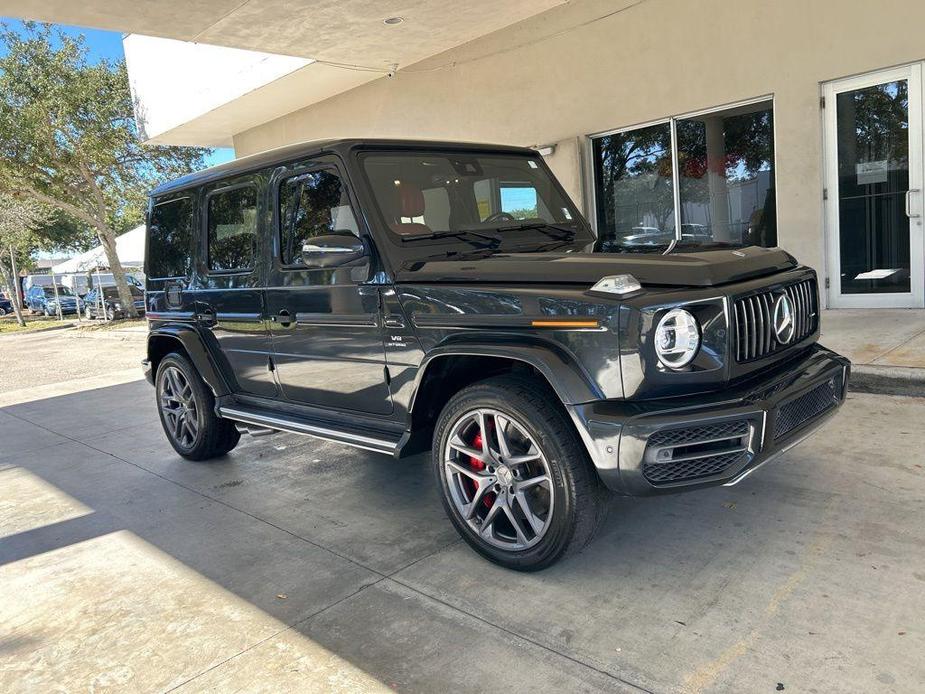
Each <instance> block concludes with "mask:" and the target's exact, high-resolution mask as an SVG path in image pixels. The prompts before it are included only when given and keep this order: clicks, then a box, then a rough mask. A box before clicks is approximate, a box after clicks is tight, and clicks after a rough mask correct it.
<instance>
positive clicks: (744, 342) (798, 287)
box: [733, 279, 818, 363]
mask: <svg viewBox="0 0 925 694" xmlns="http://www.w3.org/2000/svg"><path fill="white" fill-rule="evenodd" d="M781 295H785V296H786V297H787V298H788V299H789V300H790V306H791V308H792V310H793V324H794V331H793V338H792V339H791V340H790V341H789V342H787V343H786V344H781V343H780V341H779V340H778V339H777V334H776V332H775V330H774V306H775V304H776V302H777V300H778V298H779V297H780V296H781ZM733 316H734V319H735V333H736V334H735V345H736V361H738V362H739V363H742V362H748V361H753V360H755V359H762V358H764V357H766V356H768V355H771V354H774V353H775V352H779V351H782V350H784V349H786V348H787V347H789V346H790V345H793V344H796V343H797V342H800V341H802V340H804V339H805V338H806V337H808V336H809V335H811V334H812V333H813V332H814V331H815V330H816V325H817V321H818V314H817V311H816V281H815V279H808V280H803V281H801V282H796V283H794V284H790V285H787V286H786V287H782V288H775V289H769V290H766V291H763V292H760V293H758V294H751V295H749V296H745V297H739V298H738V299H735V301H734V306H733Z"/></svg>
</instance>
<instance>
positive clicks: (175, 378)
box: [155, 352, 241, 460]
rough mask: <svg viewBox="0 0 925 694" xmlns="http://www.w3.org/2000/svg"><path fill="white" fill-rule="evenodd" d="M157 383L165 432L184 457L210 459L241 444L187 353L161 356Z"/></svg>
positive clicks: (158, 408)
mask: <svg viewBox="0 0 925 694" xmlns="http://www.w3.org/2000/svg"><path fill="white" fill-rule="evenodd" d="M155 386H156V388H157V410H158V414H159V415H160V418H161V424H162V425H163V427H164V433H165V434H167V439H168V440H169V441H170V445H172V446H173V448H174V450H175V451H176V452H177V453H179V454H180V455H182V456H183V457H184V458H188V459H190V460H208V459H209V458H215V457H217V456H220V455H224V454H225V453H227V452H228V451H230V450H231V449H232V448H234V447H235V446H236V445H237V444H238V441H239V440H240V438H241V435H240V433H238V430H237V429H236V428H235V426H234V423H233V422H230V421H228V420H227V419H222V418H221V417H219V416H218V415H216V414H215V396H214V395H213V394H212V393H211V392H210V391H209V389H208V388H207V387H206V385H205V383H204V382H203V380H202V378H201V377H200V376H199V374H198V373H197V372H196V369H195V367H194V366H193V365H192V364H191V363H190V361H189V359H188V358H187V357H186V356H185V355H183V354H179V353H177V352H173V353H171V354H168V355H167V356H165V357H164V358H163V359H161V360H160V363H159V364H158V367H157V378H156V380H155Z"/></svg>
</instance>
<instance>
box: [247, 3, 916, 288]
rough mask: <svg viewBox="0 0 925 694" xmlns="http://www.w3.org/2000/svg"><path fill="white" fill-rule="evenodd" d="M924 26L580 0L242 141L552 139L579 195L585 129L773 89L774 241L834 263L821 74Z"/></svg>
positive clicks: (900, 8)
mask: <svg viewBox="0 0 925 694" xmlns="http://www.w3.org/2000/svg"><path fill="white" fill-rule="evenodd" d="M622 7H626V8H627V9H625V10H624V11H621V12H616V13H614V14H611V15H610V16H608V17H606V18H603V19H599V18H600V17H603V16H604V15H607V14H608V13H613V12H614V11H615V10H619V9H620V8H622ZM923 27H925V2H922V0H878V1H877V2H870V1H869V0H863V1H861V0H774V1H773V2H769V1H768V0H643V2H637V3H633V2H631V1H630V0H618V1H614V0H606V1H605V0H580V1H576V2H572V3H571V4H569V5H566V6H563V7H561V8H559V9H556V10H552V11H550V12H547V13H545V14H543V15H539V16H537V17H534V18H532V19H530V20H527V21H525V22H522V23H520V24H518V25H515V26H514V27H511V28H509V29H507V30H503V31H501V32H498V33H496V34H492V35H489V36H486V37H483V38H481V39H479V40H477V41H474V42H471V43H469V44H466V45H465V46H462V47H459V48H457V49H454V50H453V51H449V52H447V53H444V54H442V55H439V56H436V57H435V58H432V59H429V60H428V61H425V62H424V63H420V64H418V65H415V66H411V67H409V68H407V69H406V70H405V71H400V72H399V73H398V74H397V75H396V76H395V77H394V78H391V79H387V78H383V79H380V80H377V81H375V82H372V83H369V84H367V85H364V86H362V87H359V88H357V89H354V90H352V91H350V92H347V93H344V94H341V95H339V96H336V97H334V98H331V99H329V100H327V101H324V102H322V103H319V104H316V105H314V106H311V107H308V108H305V109H303V110H301V111H297V112H295V113H292V114H289V115H287V116H285V117H283V118H279V119H277V120H275V121H272V122H270V123H267V124H265V125H262V126H260V127H257V128H254V129H252V130H249V131H246V132H243V133H240V134H238V135H237V136H235V138H234V143H235V148H236V150H237V151H238V154H239V155H243V154H248V153H252V152H255V151H259V150H263V149H267V148H270V147H275V146H278V145H281V144H284V143H287V142H294V141H299V140H306V139H314V138H321V137H329V136H354V135H361V136H390V137H424V138H446V139H463V140H475V141H489V142H503V143H512V144H519V145H535V144H546V143H550V142H557V143H559V146H558V148H557V151H556V153H555V155H553V156H552V157H550V159H549V161H550V164H551V165H552V167H553V169H554V170H555V171H556V173H557V175H558V176H559V177H560V179H561V180H562V182H563V183H564V185H565V186H566V188H567V189H568V191H569V192H570V193H571V194H572V195H573V197H574V198H575V199H576V202H578V203H579V204H581V203H582V195H583V187H584V186H587V185H588V183H587V182H584V184H583V182H582V180H581V179H582V165H581V150H582V147H584V144H585V136H586V135H588V134H590V133H596V132H600V131H604V130H609V129H613V128H617V127H623V126H628V125H633V124H636V123H641V122H645V121H649V120H654V119H658V118H664V117H666V116H669V115H674V114H680V113H685V112H690V111H694V110H698V109H703V108H709V107H713V106H719V105H722V104H726V103H730V102H735V101H739V100H743V99H749V98H753V97H757V96H762V95H769V94H773V95H774V99H775V121H776V136H777V143H776V145H777V146H776V160H777V161H776V163H777V187H778V193H777V195H778V237H779V242H780V244H781V245H782V246H784V247H786V248H788V249H789V250H791V251H792V252H794V253H795V254H796V255H797V256H798V257H800V259H801V260H803V261H804V262H807V263H809V264H812V265H814V266H816V267H817V268H819V269H820V270H821V271H824V237H823V233H822V228H823V210H822V119H821V112H820V108H819V97H820V83H821V82H824V81H827V80H831V79H834V78H838V77H843V76H847V75H851V74H855V73H859V72H866V71H870V70H875V69H879V68H884V67H889V66H893V65H897V64H901V63H905V62H911V61H915V60H921V59H923V58H925V40H923ZM544 37H546V38H544ZM452 63H455V65H450V66H448V65H449V64H452Z"/></svg>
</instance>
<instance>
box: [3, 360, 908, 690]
mask: <svg viewBox="0 0 925 694" xmlns="http://www.w3.org/2000/svg"><path fill="white" fill-rule="evenodd" d="M88 344H89V343H88ZM0 349H3V346H0ZM87 349H89V348H87ZM3 358H4V355H0V359H3ZM88 358H92V355H90V357H88ZM117 380H118V379H117ZM923 421H925V400H922V399H912V398H896V397H884V396H875V395H852V396H851V397H850V399H849V401H848V403H847V405H846V407H845V408H844V410H843V412H842V414H841V415H840V417H839V418H838V419H837V420H835V421H833V422H832V423H831V424H830V425H828V427H827V428H826V429H825V430H823V431H822V432H821V433H820V434H819V435H817V436H816V437H814V438H812V439H810V440H809V441H807V442H806V443H804V444H803V445H802V446H801V447H799V448H797V449H795V450H793V451H792V452H791V453H789V454H788V455H787V456H786V458H785V459H783V460H781V461H780V462H779V463H777V464H775V465H772V466H770V467H766V468H764V469H763V470H761V471H760V472H758V473H756V474H755V475H753V476H751V477H750V478H748V479H747V480H746V481H745V482H743V483H742V484H741V485H739V486H737V487H733V488H728V489H726V488H720V489H714V490H709V491H702V492H695V493H690V494H682V495H676V496H669V497H663V498H656V499H641V500H614V503H613V511H612V513H611V515H610V518H609V520H608V522H607V524H606V526H605V527H604V529H603V532H602V533H601V536H600V537H599V539H598V540H597V542H596V543H595V544H593V545H592V546H591V547H590V548H589V549H587V550H586V551H585V552H583V553H581V554H579V555H577V556H575V557H573V558H571V559H569V560H567V561H565V562H562V563H560V564H559V565H557V566H555V567H553V568H552V569H550V570H547V571H545V572H542V573H538V574H529V575H526V574H517V573H512V572H507V571H504V570H502V569H499V568H496V567H494V566H492V565H490V564H488V563H486V562H485V561H483V560H482V559H480V558H478V557H477V556H476V555H474V554H473V553H472V552H471V551H470V550H469V549H468V548H467V547H466V546H465V545H463V544H462V543H461V542H459V541H458V540H457V538H456V536H455V534H454V533H453V531H452V529H451V527H450V525H449V523H448V522H447V521H446V520H445V518H444V516H443V511H442V508H441V507H440V504H439V501H438V498H437V494H436V488H435V486H434V484H433V482H432V480H431V477H430V471H429V466H428V461H427V459H426V458H425V457H424V456H419V457H416V458H413V459H410V460H407V461H401V462H396V461H393V460H392V459H390V458H387V457H384V456H380V455H376V454H372V453H366V452H363V451H354V450H351V449H347V448H343V447H339V446H337V445H334V444H328V443H323V442H317V441H314V440H311V439H306V438H298V437H293V436H288V435H282V434H280V435H275V436H271V437H263V438H258V439H250V438H248V437H245V438H244V439H242V444H241V445H240V446H239V447H238V448H237V449H236V450H235V451H234V452H233V453H232V454H231V455H229V456H228V457H226V458H224V459H220V460H218V461H213V462H209V463H190V462H186V461H183V460H182V459H180V458H179V457H178V456H176V455H175V454H174V453H173V451H172V449H171V448H170V447H169V445H168V444H167V442H166V440H165V439H164V438H163V436H162V434H161V431H160V428H159V425H158V421H157V416H156V413H155V410H154V399H153V394H152V390H151V388H150V386H148V385H147V383H145V382H144V381H132V382H127V383H115V384H107V382H106V380H105V377H96V378H95V379H91V380H86V381H72V382H70V383H67V384H63V385H62V386H44V387H42V388H39V389H33V390H29V391H23V390H16V391H9V392H7V393H5V394H3V395H2V396H0V690H2V691H11V692H13V691H36V692H45V691H51V690H62V691H81V690H88V689H92V690H95V691H110V690H123V691H131V692H147V691H151V692H155V691H169V690H173V689H179V690H181V691H202V690H221V691H225V690H229V689H233V690H244V691H268V692H269V691H273V692H276V691H297V690H301V691H312V690H337V691H341V690H346V691H376V690H380V689H397V690H399V691H428V692H433V691H454V692H456V691H459V692H469V691H471V692H480V691H506V692H520V691H568V692H571V691H640V690H641V691H653V692H674V691H679V692H680V691H683V692H698V691H749V692H762V691H767V692H774V691H780V690H785V691H793V692H813V691H816V692H827V691H852V692H869V691H884V692H894V691H895V692H914V691H921V688H922V683H923V682H925V552H923V549H925V522H923V518H925V455H923V453H925V431H923V427H922V422H923Z"/></svg>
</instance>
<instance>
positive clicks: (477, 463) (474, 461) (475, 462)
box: [466, 431, 495, 508]
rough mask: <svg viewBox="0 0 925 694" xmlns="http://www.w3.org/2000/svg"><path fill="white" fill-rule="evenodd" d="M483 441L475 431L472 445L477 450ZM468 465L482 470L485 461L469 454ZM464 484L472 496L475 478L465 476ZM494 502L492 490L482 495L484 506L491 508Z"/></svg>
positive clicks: (476, 489)
mask: <svg viewBox="0 0 925 694" xmlns="http://www.w3.org/2000/svg"><path fill="white" fill-rule="evenodd" d="M483 441H484V439H483V438H482V432H481V431H479V432H478V433H476V435H475V438H474V439H472V447H473V448H476V449H478V450H482V442H483ZM469 467H471V468H472V469H473V470H477V471H479V472H481V471H482V470H484V469H485V463H483V462H482V461H481V460H479V459H478V458H476V457H474V456H469ZM466 484H467V486H468V487H469V491H470V492H471V494H472V496H473V497H474V496H475V493H476V492H477V491H478V485H477V484H476V483H475V480H472V479H469V478H466ZM494 503H495V493H494V492H488V493H487V494H485V496H483V497H482V504H484V506H485V507H486V508H491V507H492V504H494Z"/></svg>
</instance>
